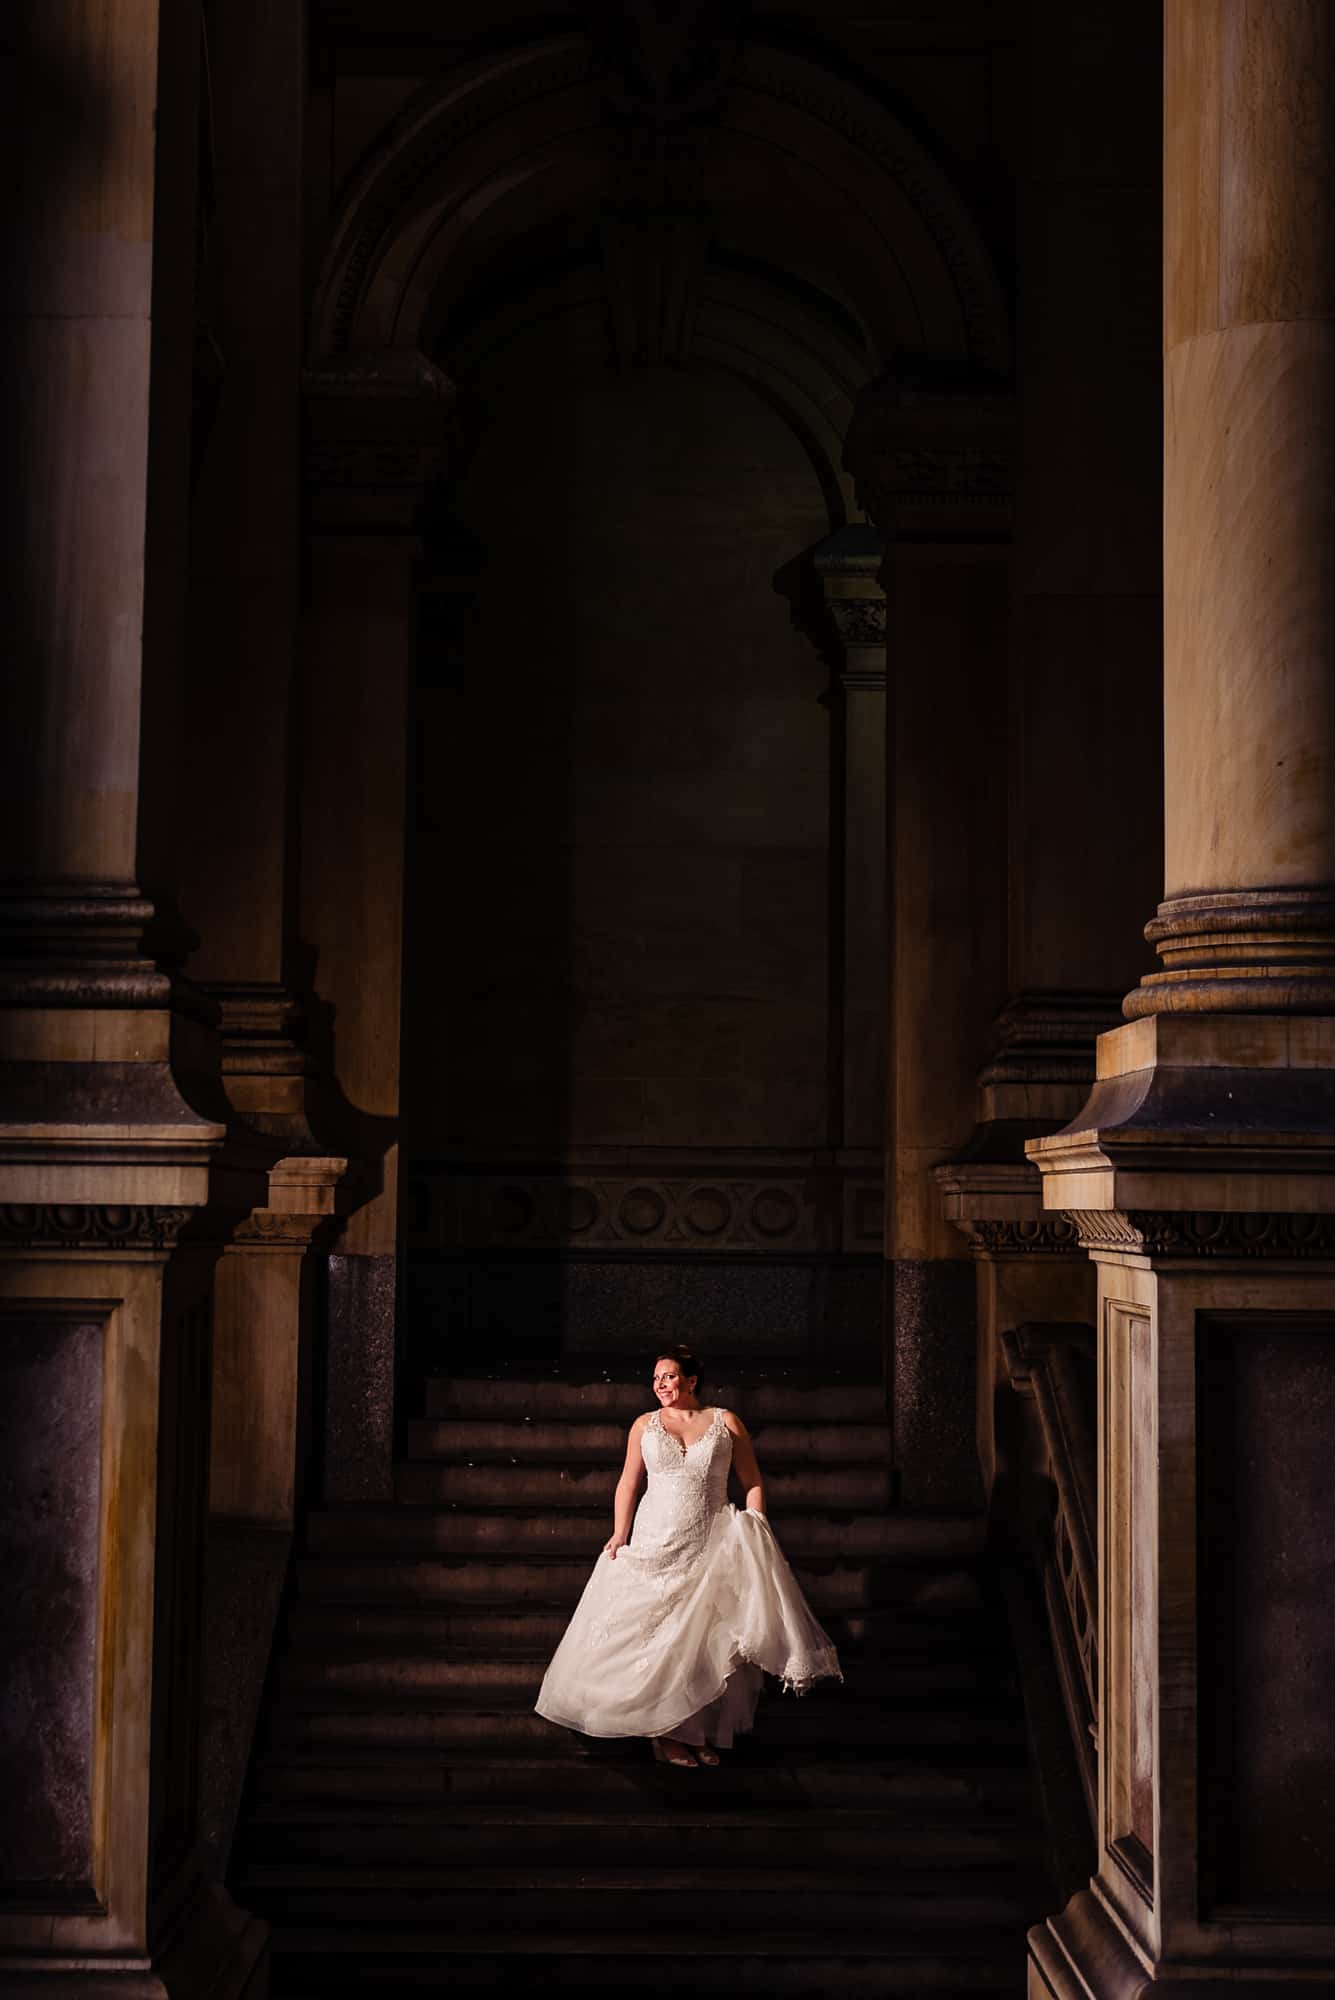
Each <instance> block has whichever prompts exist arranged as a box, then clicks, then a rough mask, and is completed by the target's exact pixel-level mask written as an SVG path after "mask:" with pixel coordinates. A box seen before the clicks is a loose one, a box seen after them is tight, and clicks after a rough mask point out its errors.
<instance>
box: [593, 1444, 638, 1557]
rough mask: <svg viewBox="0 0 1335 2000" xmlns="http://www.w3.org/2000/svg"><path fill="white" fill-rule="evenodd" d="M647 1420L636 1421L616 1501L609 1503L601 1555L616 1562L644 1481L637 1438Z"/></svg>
mask: <svg viewBox="0 0 1335 2000" xmlns="http://www.w3.org/2000/svg"><path fill="white" fill-rule="evenodd" d="M647 1422H648V1418H647V1417H636V1419H635V1421H634V1423H633V1424H632V1425H631V1427H630V1436H629V1437H628V1438H627V1439H626V1463H625V1464H624V1465H623V1466H622V1468H621V1477H620V1479H618V1481H617V1490H616V1498H615V1500H614V1501H613V1502H612V1533H611V1535H610V1536H609V1537H608V1539H607V1541H605V1542H604V1543H603V1552H604V1554H605V1555H609V1556H611V1557H612V1558H613V1560H615V1559H616V1552H617V1550H618V1549H624V1548H625V1546H626V1543H627V1542H628V1541H629V1540H630V1524H631V1522H632V1521H633V1520H634V1518H635V1496H636V1494H637V1493H638V1492H639V1490H640V1481H641V1480H642V1479H643V1478H644V1453H643V1452H642V1451H641V1450H640V1438H641V1435H642V1434H643V1431H644V1427H645V1424H646V1423H647Z"/></svg>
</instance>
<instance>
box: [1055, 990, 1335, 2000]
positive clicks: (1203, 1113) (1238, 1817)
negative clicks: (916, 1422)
mask: <svg viewBox="0 0 1335 2000" xmlns="http://www.w3.org/2000/svg"><path fill="white" fill-rule="evenodd" d="M1332 1135H1335V1023H1332V1022H1330V1021H1314V1020H1313V1021H1302V1020H1294V1021H1291V1022H1290V1021H1285V1020H1282V1019H1262V1018H1253V1019H1242V1020H1240V1019H1237V1018H1230V1017H1227V1016H1216V1017H1212V1018H1211V1017H1204V1016H1197V1017H1195V1018H1185V1017H1183V1018H1179V1017H1170V1016H1160V1017H1158V1018H1156V1019H1149V1020H1144V1021H1140V1022H1137V1023H1136V1024H1134V1025H1133V1026H1130V1027H1126V1028H1123V1029H1120V1030H1118V1031H1117V1032H1116V1033H1114V1034H1110V1035H1106V1036H1104V1037H1103V1039H1102V1041H1101V1043H1100V1046H1099V1079H1098V1082H1097V1084H1096V1086H1095V1089H1094V1092H1093V1095H1092V1096H1091V1098H1090V1101H1089V1104H1088V1106H1087V1107H1086V1110H1085V1112H1084V1114H1083V1115H1082V1117H1081V1118H1080V1119H1079V1120H1078V1121H1076V1123H1075V1125H1073V1127H1072V1128H1071V1129H1069V1130H1068V1131H1066V1132H1063V1133H1059V1134H1056V1135H1054V1136H1052V1137H1050V1138H1047V1139H1040V1140H1037V1141H1035V1142H1034V1143H1033V1145H1032V1146H1031V1148H1030V1151H1031V1155H1032V1156H1033V1158H1034V1159H1035V1160H1036V1161H1037V1163H1038V1165H1039V1167H1040V1169H1041V1170H1042V1172H1043V1175H1044V1192H1045V1195H1046V1198H1047V1200H1048V1202H1049V1204H1050V1205H1051V1206H1053V1207H1059V1208H1061V1209H1063V1210H1064V1211H1065V1212H1066V1213H1067V1215H1068V1216H1069V1217H1070V1218H1071V1220H1072V1221H1073V1222H1074V1223H1075V1225H1076V1226H1077V1227H1078V1229H1079V1232H1080V1239H1081V1242H1082V1244H1083V1245H1084V1247H1085V1248H1086V1249H1087V1250H1088V1251H1089V1252H1090V1254H1091V1255H1092V1256H1093V1258H1094V1261H1095V1263H1096V1264H1097V1266H1098V1279H1099V1305H1098V1340H1099V1363H1098V1365H1099V1404H1100V1414H1099V1427H1100V1448H1099V1500H1098V1518H1099V1590H1100V1607H1099V1656H1100V1663H1101V1664H1100V1700H1099V1706H1100V1750H1101V1754H1100V1762H1099V1826H1098V1855H1099V1858H1098V1872H1097V1874H1096V1876H1095V1878H1094V1881H1093V1882H1092V1884H1091V1886H1090V1889H1089V1890H1088V1892H1084V1893H1082V1894H1081V1895H1079V1896H1077V1897H1076V1898H1075V1900H1074V1901H1073V1903H1072V1904H1071V1905H1070V1906H1068V1908H1067V1909H1066V1910H1065V1911H1064V1912H1063V1913H1062V1915H1061V1916H1060V1917H1056V1918H1053V1919H1052V1920H1051V1921H1050V1922H1049V1923H1048V1924H1047V1925H1046V1926H1045V1927H1042V1928H1040V1929H1039V1930H1037V1931H1035V1932H1034V1933H1033V1934H1032V1937H1031V1974H1030V1991H1031V1993H1032V1994H1034V1995H1054V1996H1057V2000H1074V1996H1076V1995H1077V1994H1078V1995H1081V1996H1085V1995H1087V1994H1091V1993H1092V1994H1096V1995H1098V1996H1100V2000H1103V1996H1113V1995H1123V1994H1125V1995H1131V1994H1136V1995H1141V1994H1145V1993H1148V1992H1150V1991H1151V1990H1152V1991H1154V1992H1155V1993H1158V1992H1160V1991H1161V1990H1162V1991H1163V1992H1164V1993H1165V1994H1175V1993H1181V1994H1192V1995H1196V1994H1198V1993H1201V1992H1204V1991H1206V1990H1207V1987H1206V1984H1205V1982H1210V1985H1209V1989H1208V1990H1213V1982H1214V1981H1216V1980H1219V1979H1221V1978H1222V1979H1226V1980H1227V1981H1228V1982H1229V1983H1230V1984H1229V1990H1230V1991H1238V1992H1244V1993H1247V1994H1253V1993H1255V1994H1260V1993H1263V1992H1264V1993H1269V1992H1271V1991H1272V1990H1274V1989H1275V1988H1277V1987H1281V1986H1288V1985H1290V1984H1292V1985H1296V1986H1299V1987H1300V1988H1301V1989H1302V1990H1304V1991H1311V1990H1319V1991H1323V1992H1324V1991H1331V1990H1335V1895H1333V1894H1332V1884H1333V1883H1335V1844H1333V1840H1335V1836H1333V1834H1332V1829H1335V1814H1332V1811H1331V1800H1332V1798H1333V1797H1335V1755H1333V1754H1332V1750H1331V1732H1330V1726H1329V1675H1328V1672H1327V1669H1326V1664H1325V1663H1326V1662H1328V1660H1329V1658H1330V1656H1331V1648H1332V1646H1333V1645H1335V1614H1332V1610H1331V1606H1332V1603H1335V1561H1333V1559H1332V1555H1331V1548H1332V1526H1333V1524H1335V1482H1333V1480H1332V1473H1331V1461H1330V1448H1329V1445H1330V1436H1331V1426H1332V1423H1333V1422H1335V1177H1333V1176H1332V1167H1333V1166H1335V1136H1332Z"/></svg>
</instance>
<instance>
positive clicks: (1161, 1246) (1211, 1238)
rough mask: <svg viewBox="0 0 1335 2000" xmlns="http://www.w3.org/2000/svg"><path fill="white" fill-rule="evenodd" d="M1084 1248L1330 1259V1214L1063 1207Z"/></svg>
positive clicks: (1334, 1255)
mask: <svg viewBox="0 0 1335 2000" xmlns="http://www.w3.org/2000/svg"><path fill="white" fill-rule="evenodd" d="M1066 1216H1067V1219H1068V1221H1069V1222H1070V1224H1071V1225H1072V1226H1073V1228H1074V1229H1075V1230H1076V1231H1077V1232H1078V1234H1079V1241H1080V1248H1081V1249H1082V1250H1087V1251H1091V1252H1093V1251H1105V1252H1106V1251H1114V1252H1115V1251H1126V1252H1130V1253H1131V1254H1133V1255H1135V1256H1142V1257H1219V1258H1246V1259H1252V1258H1268V1257H1274V1258H1282V1259H1293V1258H1301V1259H1308V1258H1330V1259H1335V1215H1323V1214H1316V1213H1302V1212H1292V1211H1283V1210H1271V1211H1267V1212H1256V1211H1252V1212H1248V1211H1246V1210H1240V1211H1236V1212H1234V1211H1228V1210H1222V1209H1213V1210H1211V1209H1198V1210H1182V1211H1180V1212H1178V1211H1169V1210H1164V1209H1158V1210H1156V1209H1068V1210H1066Z"/></svg>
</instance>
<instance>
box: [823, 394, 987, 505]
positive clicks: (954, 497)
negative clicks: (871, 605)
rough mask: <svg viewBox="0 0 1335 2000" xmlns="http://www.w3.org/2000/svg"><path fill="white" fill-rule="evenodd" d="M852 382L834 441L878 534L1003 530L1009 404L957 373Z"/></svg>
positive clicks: (860, 500) (861, 502) (860, 501)
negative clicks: (848, 418) (847, 411)
mask: <svg viewBox="0 0 1335 2000" xmlns="http://www.w3.org/2000/svg"><path fill="white" fill-rule="evenodd" d="M946 375H947V378H946V379H943V380H942V381H941V382H939V383H934V382H932V381H930V380H924V381H923V382H921V383H918V382H901V381H898V380H896V379H895V378H894V377H892V376H883V377H881V378H880V379H879V380H878V381H875V382H869V383H868V384H867V386H866V388H864V389H863V390H862V392H861V393H860V395H859V396H858V400H857V407H856V409H855V410H854V413H853V421H852V423H851V424H850V425H849V430H848V437H847V440H846V443H845V446H844V467H845V470H846V471H848V472H850V473H851V474H852V475H853V478H854V480H855V482H856V485H857V494H858V500H859V503H860V504H861V505H862V506H863V507H865V509H866V511H867V513H868V514H869V515H870V516H871V518H872V520H873V521H875V523H876V525H877V527H878V528H879V529H880V530H881V532H882V534H884V535H885V536H887V537H888V538H893V539H903V538H904V537H905V536H909V537H914V536H926V537H928V538H930V537H931V536H932V535H933V534H937V533H948V534H952V535H969V536H977V537H980V538H982V539H986V540H996V539H1003V540H1004V538H1005V537H1006V536H1007V535H1008V534H1009V532H1010V513H1011V506H1012V502H1013V500H1014V497H1015V481H1016V446H1015V405H1014V398H1013V397H1012V396H1010V395H1007V394H1003V393H1000V392H998V391H995V390H992V389H989V388H987V387H985V386H983V385H981V384H980V385H975V384H972V383H970V382H968V381H967V380H950V379H949V371H947V372H946Z"/></svg>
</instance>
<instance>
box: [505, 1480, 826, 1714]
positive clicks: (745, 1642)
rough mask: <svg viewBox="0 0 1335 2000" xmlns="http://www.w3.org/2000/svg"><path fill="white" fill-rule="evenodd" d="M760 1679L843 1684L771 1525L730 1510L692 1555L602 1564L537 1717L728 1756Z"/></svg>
mask: <svg viewBox="0 0 1335 2000" xmlns="http://www.w3.org/2000/svg"><path fill="white" fill-rule="evenodd" d="M763 1674H773V1675H775V1676H776V1677H777V1678H778V1679H779V1680H781V1681H782V1682H783V1683H784V1686H785V1687H787V1688H790V1689H793V1690H795V1691H797V1692H799V1693H802V1692H805V1690H806V1689H807V1688H809V1687H811V1686H812V1685H813V1684H814V1683H815V1682H816V1681H819V1680H824V1679H828V1678H830V1677H833V1678H836V1679H842V1675H841V1674H840V1672H839V1660H838V1656H837V1654H836V1653H835V1650H834V1647H833V1646H832V1645H831V1643H830V1641H829V1639H828V1638H827V1636H826V1634H825V1633H824V1631H822V1629H821V1627H820V1625H819V1624H818V1623H817V1621H816V1619H815V1618H814V1617H813V1616H812V1614H811V1611H810V1610H809V1608H808V1606H807V1602H806V1599H805V1598H804V1597H803V1595H802V1592H801V1590H800V1588H799V1587H798V1583H797V1579H796V1578H795V1577H794V1575H793V1573H792V1570H791V1569H790V1568H789V1567H788V1563H787V1561H786V1560H785V1558H784V1555H783V1551H782V1550H781V1549H780V1547H779V1545H778V1543H777V1541H776V1540H775V1539H774V1534H773V1530H772V1529H771V1528H770V1525H769V1522H768V1521H766V1520H765V1519H764V1518H763V1516H761V1515H759V1514H753V1513H751V1512H749V1511H747V1512H742V1511H739V1509H737V1508H736V1507H734V1506H732V1505H731V1504H730V1503H726V1502H725V1504H724V1505H723V1506H722V1507H720V1508H719V1510H718V1512H717V1513H716V1514H715V1515H714V1517H713V1520H712V1522H711V1523H710V1524H709V1528H708V1531H707V1533H706V1535H705V1538H704V1543H703V1546H702V1547H701V1548H700V1549H698V1550H697V1551H696V1552H695V1553H694V1554H692V1555H690V1556H687V1557H683V1556H681V1555H672V1556H669V1555H668V1554H667V1552H665V1551H661V1550H656V1549H653V1548H649V1549H645V1550H637V1549H636V1547H635V1544H634V1542H633V1541H632V1542H630V1543H628V1544H627V1545H626V1547H625V1548H623V1549H620V1550H618V1552H617V1554H616V1556H615V1557H612V1556H608V1555H601V1556H599V1558H598V1561H597V1563H596V1564H595V1565H594V1570H593V1574H592V1576H591V1577H590V1578H589V1581H588V1583H587V1584H586V1586H585V1589H584V1594H583V1596H582V1597H581V1598H580V1601H579V1603H578V1605H577V1606H576V1607H575V1612H574V1616H573V1617H572V1618H571V1620H570V1623H569V1625H568V1626H567V1628H566V1632H565V1636H564V1637H563V1638H562V1640H561V1643H560V1645H559V1646H558V1647H557V1649H556V1652H555V1654H554V1655H553V1657H552V1662H551V1665H550V1666H549V1667H548V1669H547V1673H546V1677H545V1678H544V1680H543V1683H542V1688H541V1691H540V1692H539V1695H538V1699H537V1703H536V1708H537V1712H538V1714H539V1715H543V1716H545V1717H546V1718H547V1720H548V1721H549V1722H556V1723H559V1724H560V1725H561V1726H562V1727H563V1728H565V1729H577V1730H579V1731H580V1732H581V1733H582V1734H583V1735H585V1736H601V1737H614V1736H677V1737H678V1738H683V1737H684V1739H685V1740H689V1741H692V1742H700V1741H705V1740H708V1741H709V1742H711V1743H719V1744H721V1745H723V1746H724V1747H726V1745H727V1744H728V1743H729V1742H730V1741H731V1740H732V1735H733V1733H734V1732H735V1731H738V1730H743V1729H749V1728H750V1726H751V1719H752V1716H753V1715H754V1712H755V1705H756V1699H757V1696H758V1695H759V1692H760V1685H761V1676H762V1675H763Z"/></svg>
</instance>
